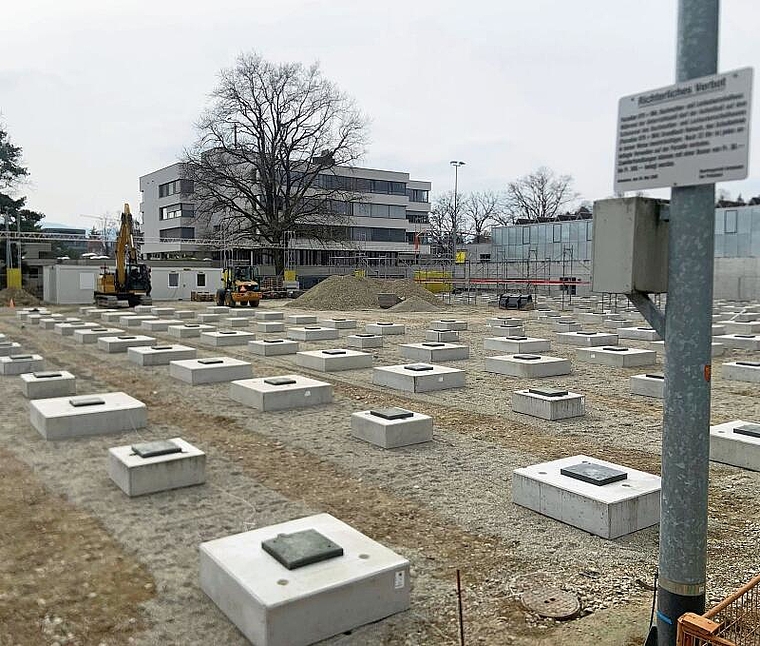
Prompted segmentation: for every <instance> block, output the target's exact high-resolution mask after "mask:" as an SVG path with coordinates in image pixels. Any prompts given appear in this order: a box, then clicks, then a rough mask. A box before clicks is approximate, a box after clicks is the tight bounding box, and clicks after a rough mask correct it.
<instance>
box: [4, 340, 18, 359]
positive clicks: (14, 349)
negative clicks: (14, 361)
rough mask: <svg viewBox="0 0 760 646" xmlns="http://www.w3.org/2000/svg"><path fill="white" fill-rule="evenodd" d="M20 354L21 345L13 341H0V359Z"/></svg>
mask: <svg viewBox="0 0 760 646" xmlns="http://www.w3.org/2000/svg"><path fill="white" fill-rule="evenodd" d="M11 354H21V344H20V343H16V342H15V341H0V357H7V356H9V355H11Z"/></svg>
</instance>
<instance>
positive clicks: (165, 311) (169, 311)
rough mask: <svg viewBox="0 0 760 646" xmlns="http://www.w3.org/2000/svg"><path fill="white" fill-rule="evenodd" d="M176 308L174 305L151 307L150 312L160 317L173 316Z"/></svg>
mask: <svg viewBox="0 0 760 646" xmlns="http://www.w3.org/2000/svg"><path fill="white" fill-rule="evenodd" d="M176 311H177V310H176V308H174V307H151V308H150V313H151V314H153V316H157V317H158V318H172V317H173V316H174V312H176Z"/></svg>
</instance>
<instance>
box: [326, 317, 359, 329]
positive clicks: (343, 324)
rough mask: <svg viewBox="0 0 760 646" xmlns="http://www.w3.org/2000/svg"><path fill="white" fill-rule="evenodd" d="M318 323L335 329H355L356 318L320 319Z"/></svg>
mask: <svg viewBox="0 0 760 646" xmlns="http://www.w3.org/2000/svg"><path fill="white" fill-rule="evenodd" d="M319 324H320V325H322V326H323V327H334V328H335V329H336V330H354V329H356V319H340V318H339V319H336V318H332V319H321V320H320V321H319Z"/></svg>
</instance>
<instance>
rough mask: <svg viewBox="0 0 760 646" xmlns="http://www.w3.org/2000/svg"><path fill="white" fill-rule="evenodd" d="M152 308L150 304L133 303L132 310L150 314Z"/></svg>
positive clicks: (136, 312) (137, 312)
mask: <svg viewBox="0 0 760 646" xmlns="http://www.w3.org/2000/svg"><path fill="white" fill-rule="evenodd" d="M152 309H153V306H152V305H135V306H134V308H133V310H132V311H133V312H134V313H135V314H150V311H151V310H152Z"/></svg>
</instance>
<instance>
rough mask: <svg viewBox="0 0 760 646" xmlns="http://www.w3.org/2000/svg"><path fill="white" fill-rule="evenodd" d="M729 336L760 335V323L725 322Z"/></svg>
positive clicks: (724, 325)
mask: <svg viewBox="0 0 760 646" xmlns="http://www.w3.org/2000/svg"><path fill="white" fill-rule="evenodd" d="M721 325H722V326H723V327H724V328H726V333H727V334H760V321H752V322H750V321H745V322H742V321H724V322H723V323H721Z"/></svg>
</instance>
